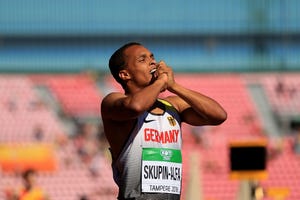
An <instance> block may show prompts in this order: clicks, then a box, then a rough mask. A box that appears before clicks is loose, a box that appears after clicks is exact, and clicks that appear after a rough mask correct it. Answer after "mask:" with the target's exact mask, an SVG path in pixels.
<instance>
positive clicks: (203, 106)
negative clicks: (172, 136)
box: [160, 62, 227, 126]
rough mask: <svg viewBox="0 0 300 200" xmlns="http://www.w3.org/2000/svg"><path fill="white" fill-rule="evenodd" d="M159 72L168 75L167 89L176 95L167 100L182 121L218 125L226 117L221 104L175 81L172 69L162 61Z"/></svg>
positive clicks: (197, 124) (193, 123) (192, 123)
mask: <svg viewBox="0 0 300 200" xmlns="http://www.w3.org/2000/svg"><path fill="white" fill-rule="evenodd" d="M160 66H161V68H160V70H161V72H163V73H166V74H167V75H168V87H167V90H168V91H170V92H172V93H174V94H175V95H177V96H174V97H169V98H168V100H169V101H170V102H171V103H172V104H173V105H174V106H175V107H176V108H177V109H178V110H179V112H180V114H181V117H182V121H184V122H186V123H188V124H191V125H195V126H199V125H218V124H221V123H223V122H224V121H225V120H226V119H227V113H226V111H225V110H224V109H223V108H222V106H221V105H220V104H219V103H218V102H216V101H215V100H213V99H212V98H210V97H208V96H205V95H203V94H201V93H199V92H196V91H193V90H190V89H188V88H185V87H183V86H182V85H179V84H178V83H176V82H175V79H174V76H173V71H172V69H171V68H170V67H168V66H166V64H165V63H164V62H162V63H161V64H160Z"/></svg>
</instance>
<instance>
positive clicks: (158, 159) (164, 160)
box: [142, 148, 182, 194]
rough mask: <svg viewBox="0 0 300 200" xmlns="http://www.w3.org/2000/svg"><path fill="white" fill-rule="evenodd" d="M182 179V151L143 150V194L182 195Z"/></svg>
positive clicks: (164, 149) (163, 149)
mask: <svg viewBox="0 0 300 200" xmlns="http://www.w3.org/2000/svg"><path fill="white" fill-rule="evenodd" d="M181 179H182V157H181V151H180V150H178V149H167V148H143V153H142V192H149V193H171V194H180V191H181Z"/></svg>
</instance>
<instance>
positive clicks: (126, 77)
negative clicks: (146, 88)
mask: <svg viewBox="0 0 300 200" xmlns="http://www.w3.org/2000/svg"><path fill="white" fill-rule="evenodd" d="M119 77H120V78H121V79H122V80H123V81H127V80H129V79H130V78H131V77H130V74H129V73H128V71H127V70H125V69H123V70H121V71H119Z"/></svg>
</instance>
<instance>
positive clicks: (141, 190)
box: [101, 43, 227, 200]
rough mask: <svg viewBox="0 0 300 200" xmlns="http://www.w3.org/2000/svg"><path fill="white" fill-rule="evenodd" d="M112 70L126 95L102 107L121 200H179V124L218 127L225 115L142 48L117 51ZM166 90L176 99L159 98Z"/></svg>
mask: <svg viewBox="0 0 300 200" xmlns="http://www.w3.org/2000/svg"><path fill="white" fill-rule="evenodd" d="M109 68H110V71H111V73H112V75H113V77H114V78H115V80H116V81H117V82H118V83H119V84H121V86H122V87H123V89H124V93H120V92H112V93H110V94H108V95H107V96H106V97H104V99H103V101H102V103H101V115H102V120H103V125H104V131H105V135H106V137H107V139H108V142H109V144H110V150H111V155H112V168H113V175H114V180H115V182H116V184H117V185H118V187H119V194H118V199H119V200H124V199H126V200H129V199H132V200H150V199H153V200H159V199H163V200H168V199H170V200H171V199H174V200H175V199H176V200H178V199H180V194H181V182H182V157H181V143H182V137H181V123H182V122H185V123H188V124H190V125H194V126H202V125H219V124H221V123H222V122H224V121H225V120H226V118H227V114H226V111H225V110H224V109H223V108H222V107H221V106H220V105H219V104H218V103H217V102H216V101H215V100H213V99H211V98H209V97H207V96H205V95H203V94H201V93H199V92H196V91H192V90H190V89H188V88H186V87H184V86H182V85H180V84H178V83H177V82H176V81H175V79H174V75H173V71H172V69H171V67H169V66H167V65H166V63H165V62H164V61H160V62H158V63H157V62H156V61H155V58H154V55H153V54H152V53H151V52H150V51H149V50H148V49H147V48H145V47H144V46H142V45H141V44H139V43H128V44H125V45H124V46H122V47H121V48H119V49H118V50H117V51H116V52H115V53H114V54H113V55H112V56H111V58H110V60H109ZM165 90H167V91H169V92H171V93H173V94H174V95H172V96H169V97H166V98H164V99H159V98H158V96H159V94H160V93H161V92H164V91H165Z"/></svg>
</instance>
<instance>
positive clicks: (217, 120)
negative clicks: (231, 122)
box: [212, 110, 227, 125]
mask: <svg viewBox="0 0 300 200" xmlns="http://www.w3.org/2000/svg"><path fill="white" fill-rule="evenodd" d="M226 120H227V112H226V111H225V110H223V111H222V112H220V113H219V115H218V116H217V117H216V118H215V120H213V123H212V125H220V124H222V123H223V122H225V121H226Z"/></svg>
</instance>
